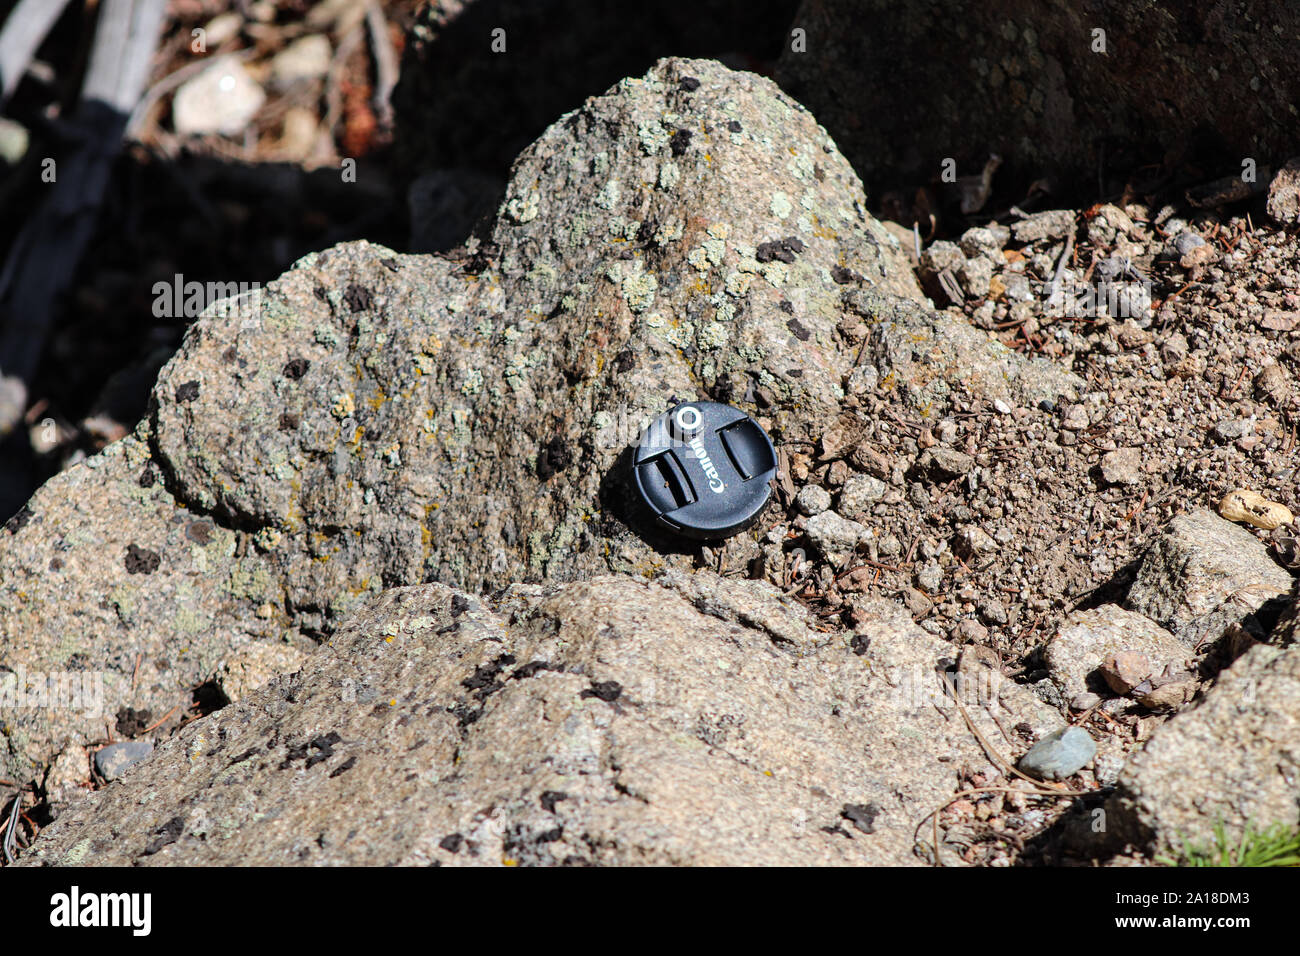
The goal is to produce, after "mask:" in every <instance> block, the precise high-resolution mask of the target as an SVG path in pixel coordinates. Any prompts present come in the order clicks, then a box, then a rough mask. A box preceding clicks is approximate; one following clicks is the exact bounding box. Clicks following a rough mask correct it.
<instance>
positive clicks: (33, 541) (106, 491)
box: [0, 59, 1073, 780]
mask: <svg viewBox="0 0 1300 956" xmlns="http://www.w3.org/2000/svg"><path fill="white" fill-rule="evenodd" d="M864 201H865V200H864V196H863V193H862V187H861V184H860V182H859V181H858V179H857V177H856V176H855V175H854V173H853V170H852V169H851V168H850V167H849V165H848V163H847V162H846V161H845V160H844V158H843V157H842V156H841V155H840V154H839V153H838V152H837V151H836V149H835V146H834V144H833V143H832V142H831V141H830V139H829V138H828V137H827V135H826V133H825V131H824V130H823V129H821V128H820V127H819V126H818V125H817V123H816V122H815V121H814V119H813V118H812V116H811V115H809V114H808V113H807V112H806V111H805V110H803V109H802V108H801V107H800V106H799V105H798V104H796V103H795V102H793V101H792V100H790V99H789V98H788V97H787V96H785V95H784V94H783V93H781V92H780V90H779V89H777V87H776V86H775V85H774V84H772V83H771V82H770V81H768V80H766V79H763V78H761V77H758V76H755V75H752V74H748V73H739V72H734V71H731V70H728V69H727V68H725V67H723V66H721V65H720V64H718V63H715V62H711V61H695V60H678V59H672V60H666V61H663V62H661V63H660V64H659V65H657V66H656V67H655V68H654V69H653V70H651V71H650V73H649V74H647V75H646V76H645V77H643V78H639V79H629V80H624V81H622V82H620V83H619V84H618V85H617V86H616V87H615V88H614V89H612V90H611V91H610V92H609V93H608V94H606V95H604V96H601V97H596V98H593V99H591V100H589V101H588V102H587V103H586V104H584V105H583V106H581V107H580V108H579V109H577V110H575V111H574V112H572V113H570V114H569V115H567V116H565V117H563V118H562V119H561V120H560V121H558V122H556V123H555V124H554V125H552V126H551V128H550V129H549V130H547V131H546V133H545V134H544V135H543V136H542V138H541V139H540V140H538V141H537V142H536V143H535V144H534V145H533V146H531V147H530V148H529V149H527V150H526V151H525V152H524V154H523V155H522V156H520V157H519V159H518V162H517V163H516V164H515V167H514V171H513V175H512V178H511V181H510V185H509V187H508V189H507V191H506V194H505V198H504V201H503V203H502V206H501V208H500V210H499V213H498V216H497V218H496V221H495V224H494V226H493V228H492V232H491V236H490V241H486V242H483V243H480V244H471V245H470V246H469V247H468V248H466V249H464V250H462V251H461V252H460V253H457V254H455V255H450V254H449V255H447V256H444V257H431V256H411V255H397V254H395V253H392V252H390V251H389V250H387V249H384V248H382V247H379V246H375V245H371V244H369V243H366V242H356V243H348V244H345V245H341V246H338V247H336V248H333V249H330V250H327V251H324V252H320V253H316V254H313V255H311V256H308V257H306V258H305V259H303V260H302V261H300V262H299V263H298V264H297V265H296V266H295V268H293V269H292V270H290V271H289V272H288V273H286V274H285V275H283V276H282V277H280V278H279V279H277V280H275V281H273V282H271V283H269V284H268V285H266V286H265V287H264V288H261V289H259V290H257V291H255V292H253V293H251V294H249V295H248V296H246V297H245V298H244V299H243V300H241V301H239V302H238V303H235V304H231V303H225V304H218V305H217V306H216V307H214V308H212V309H210V310H209V311H208V312H207V313H205V314H204V315H203V316H202V317H201V318H199V319H198V320H197V321H196V322H195V323H194V325H193V326H192V327H191V329H190V330H189V332H188V333H187V335H186V337H185V341H184V343H183V345H182V347H181V349H180V351H179V352H178V353H177V354H176V355H175V356H174V357H173V358H172V360H171V361H170V362H168V364H167V365H166V366H165V367H164V369H163V370H162V372H161V373H160V374H159V377H158V381H157V385H156V387H155V389H154V393H153V398H152V403H151V412H150V415H149V417H148V418H147V419H146V421H144V422H142V423H141V425H140V426H139V428H138V429H137V430H136V433H135V434H134V435H133V436H132V437H130V438H128V439H125V440H123V441H121V442H119V443H117V444H116V445H113V446H111V447H110V449H109V450H108V451H107V452H105V453H104V454H103V455H100V456H97V457H95V458H92V459H90V460H89V461H87V462H86V463H85V464H83V465H81V466H78V467H75V468H72V469H70V470H69V471H67V472H64V473H63V474H61V475H59V476H58V477H57V478H55V479H54V480H52V481H51V482H50V483H49V484H48V485H46V486H45V487H44V488H43V489H42V490H41V491H40V492H39V493H38V494H37V495H36V496H35V497H34V498H33V500H32V502H31V503H30V505H29V506H28V508H26V509H24V512H23V513H22V514H21V515H20V518H19V520H17V521H15V522H13V523H11V524H10V526H9V530H8V531H7V532H5V533H0V647H3V648H4V658H3V663H4V664H5V665H6V666H9V667H15V666H21V667H23V668H26V669H28V670H30V671H38V672H59V673H63V672H68V673H87V674H92V675H99V676H101V677H102V688H103V694H102V708H101V709H100V710H99V711H98V712H97V713H94V714H91V713H89V712H82V711H80V710H75V709H68V708H63V709H58V708H48V707H47V708H27V709H19V710H16V711H14V712H13V713H9V712H6V713H5V714H4V718H5V719H4V721H3V732H4V734H5V735H6V737H7V738H8V746H7V747H6V748H3V749H0V777H4V778H6V779H21V780H28V779H33V778H36V777H39V775H40V772H41V768H42V766H43V765H44V764H45V763H46V762H47V761H49V760H50V759H51V758H52V757H53V756H54V755H56V754H57V753H59V752H61V751H62V750H64V749H65V747H67V746H70V745H84V744H86V743H87V742H89V741H91V740H94V739H98V738H99V737H100V736H101V735H102V733H103V727H104V722H103V717H104V715H105V714H108V715H114V714H117V713H118V711H119V710H121V709H122V708H124V707H129V708H133V709H135V710H137V711H139V710H149V711H150V712H151V713H152V714H154V715H163V714H168V713H169V712H174V713H175V714H176V716H173V718H172V724H171V725H165V726H163V727H162V729H161V732H162V733H167V732H169V731H170V729H172V727H174V723H175V721H176V720H178V719H179V715H181V714H184V713H185V711H186V710H187V709H188V707H189V705H190V703H191V701H190V694H191V692H192V691H193V689H194V688H196V687H198V686H200V685H203V684H205V683H208V682H213V681H215V682H216V683H217V684H218V685H219V688H218V689H219V690H220V691H221V693H222V694H224V696H225V697H227V698H231V699H234V698H238V697H240V696H241V695H243V694H245V693H247V692H248V690H249V689H250V687H251V686H252V685H253V684H254V683H255V682H257V681H259V680H261V679H264V678H265V676H266V675H267V674H269V673H271V672H274V671H276V670H280V669H286V670H287V669H292V668H294V667H296V666H297V662H298V660H300V658H301V656H302V653H303V652H304V651H306V650H309V649H310V648H311V647H313V646H314V644H315V643H316V642H317V641H319V640H321V639H323V638H325V637H327V636H328V635H329V634H330V633H332V632H333V630H334V628H335V627H336V625H337V623H338V621H340V620H341V619H342V618H343V617H344V616H345V615H346V614H347V613H348V612H349V611H350V609H352V608H353V607H355V606H356V605H357V604H358V603H359V602H361V601H363V600H365V599H366V598H367V597H368V596H370V595H373V594H375V593H378V592H379V591H381V590H383V589H385V588H388V587H393V586H399V585H408V584H414V583H418V582H421V581H439V582H444V583H448V584H452V585H455V586H458V587H462V588H465V589H467V590H471V591H478V590H484V589H490V588H495V587H501V586H504V585H506V584H508V583H510V582H512V581H566V580H576V579H581V578H585V577H588V576H591V575H593V574H600V573H606V572H610V571H614V572H622V573H629V574H633V575H639V576H642V577H650V576H653V575H654V574H655V573H657V572H659V571H661V570H663V569H665V568H679V569H687V568H690V567H692V566H693V564H694V559H695V555H694V553H693V552H690V551H686V550H684V549H683V548H682V547H681V546H680V544H679V543H677V542H674V541H671V540H668V539H667V538H665V536H664V535H663V533H662V531H660V530H657V529H656V528H654V527H653V526H652V525H650V524H649V523H648V522H646V521H645V520H644V516H643V515H641V514H639V513H638V512H637V511H636V509H635V506H634V504H633V501H634V496H633V495H632V494H631V493H630V492H629V489H628V487H627V483H626V478H625V473H624V469H623V468H622V467H621V466H622V464H623V463H624V462H625V460H626V453H627V449H628V447H629V445H630V444H631V443H632V442H634V441H635V439H636V436H637V432H638V430H639V428H640V427H641V426H642V425H643V424H644V423H645V422H647V421H649V420H650V419H651V418H652V417H653V416H655V415H658V414H659V413H660V412H662V410H663V408H664V407H665V406H666V405H668V404H670V403H671V402H672V401H673V400H674V399H675V398H697V397H705V398H711V399H716V400H721V401H728V402H731V403H733V404H738V405H741V406H743V407H745V408H746V410H749V411H751V412H752V413H753V414H755V415H758V416H761V417H762V418H763V420H764V424H765V425H766V426H767V427H768V428H769V431H770V433H771V434H772V436H773V438H774V439H775V440H776V441H777V442H778V443H783V442H788V441H800V440H802V441H815V440H817V439H819V438H820V437H821V436H822V435H823V434H824V432H825V431H826V429H827V427H828V426H829V425H830V424H831V423H832V422H834V421H836V420H837V419H838V418H839V417H840V416H841V415H842V414H843V413H844V403H845V402H847V401H849V400H850V399H853V398H854V397H853V396H846V394H845V382H846V381H847V379H848V377H849V375H850V373H851V372H852V371H853V370H854V369H855V368H861V367H862V366H860V365H858V364H857V363H858V359H859V357H860V356H861V354H862V351H861V338H860V335H862V334H868V333H870V334H876V333H874V332H871V330H872V329H874V328H876V327H877V326H878V327H879V329H880V331H879V335H880V337H881V341H882V342H883V343H884V344H883V345H882V346H881V348H879V349H876V350H875V351H874V352H871V353H869V354H868V358H871V359H872V360H873V361H875V362H876V363H877V364H879V365H880V367H881V368H882V370H888V371H889V372H890V373H892V377H891V378H890V379H889V382H890V388H891V389H893V390H895V392H894V394H900V395H904V396H909V397H921V398H924V399H925V400H926V401H927V402H929V403H930V404H929V405H927V407H926V413H927V414H936V413H938V412H939V411H940V410H941V409H942V408H943V406H944V402H945V401H946V399H945V394H946V390H947V388H948V386H947V385H945V376H948V377H949V378H950V379H951V380H952V381H954V382H956V381H961V382H962V383H963V385H964V387H967V388H970V389H972V390H974V391H976V392H978V391H979V389H980V388H981V387H984V386H987V387H989V388H991V389H994V390H995V391H997V393H998V394H1003V393H1006V391H1007V390H1008V388H1019V387H1020V385H1019V384H1017V383H1020V384H1023V385H1024V391H1025V392H1026V394H1037V393H1038V392H1039V391H1043V392H1044V393H1052V392H1055V391H1056V390H1057V387H1058V385H1061V383H1066V384H1067V385H1068V381H1069V380H1072V379H1073V377H1072V376H1068V375H1067V374H1066V373H1063V372H1058V371H1055V370H1053V369H1051V368H1050V367H1048V366H1045V365H1031V364H1030V363H1029V362H1027V361H1025V360H1023V359H1021V358H1020V357H1019V356H1016V355H1015V354H1014V353H1012V352H1010V351H1009V350H1006V349H1004V348H1003V347H1002V346H1000V345H998V344H996V343H993V342H991V341H990V340H989V339H988V337H987V336H985V335H984V333H981V332H978V331H976V330H974V329H972V328H970V327H968V326H966V327H963V326H961V325H960V323H955V322H953V320H951V319H942V320H939V319H936V318H935V317H934V316H933V314H932V313H931V312H930V311H929V310H928V309H927V308H924V307H923V306H922V305H921V304H920V300H921V294H920V291H919V289H918V287H917V286H916V284H915V281H914V279H913V277H912V274H911V271H910V268H909V267H908V264H907V260H906V257H905V256H904V255H903V253H902V252H901V250H900V249H899V247H898V244H897V242H896V241H895V240H894V239H893V238H891V237H890V236H889V235H888V233H886V232H885V231H883V230H882V229H881V228H880V226H879V224H878V223H876V222H875V221H873V220H872V218H871V217H870V216H869V215H868V214H867V213H866V212H865V210H864V208H863V207H864ZM846 293H847V295H848V296H849V297H850V298H851V297H852V296H854V295H859V294H861V295H868V296H871V297H872V298H870V300H869V302H866V303H858V306H857V311H854V310H853V308H848V309H846V306H845V303H844V299H845V297H846ZM846 318H848V319H851V321H850V322H849V323H848V325H851V326H852V334H850V333H849V332H846V330H845V327H846V321H845V320H846ZM855 336H857V337H855ZM954 342H955V343H958V345H953V343H954ZM904 353H905V354H904ZM914 356H920V357H921V358H922V359H923V361H920V362H917V361H913V360H912V359H913V357H914ZM930 362H933V363H935V364H927V363H930ZM967 363H969V364H970V365H971V368H973V369H974V370H975V371H974V373H972V372H971V369H970V368H967V367H966V365H967ZM981 369H983V370H985V371H986V372H987V375H984V376H983V377H981V374H980V370H981ZM914 378H915V379H917V380H918V381H921V382H922V383H921V384H919V385H915V387H914V386H913V384H912V379H914ZM922 380H923V381H922ZM1039 381H1045V382H1048V383H1050V384H1049V386H1047V387H1045V388H1038V387H1037V386H1034V385H1033V384H1032V383H1033V382H1039ZM1008 383H1011V384H1010V386H1009V385H1008ZM1062 387H1064V386H1062ZM766 531H767V528H766V527H765V526H764V524H763V522H762V521H760V522H759V523H758V524H757V525H756V527H755V528H754V529H752V530H751V531H750V532H748V533H747V534H748V535H749V536H750V538H751V539H752V541H751V543H756V542H757V541H759V540H760V539H761V537H762V535H763V534H765V533H766ZM755 547H756V545H755Z"/></svg>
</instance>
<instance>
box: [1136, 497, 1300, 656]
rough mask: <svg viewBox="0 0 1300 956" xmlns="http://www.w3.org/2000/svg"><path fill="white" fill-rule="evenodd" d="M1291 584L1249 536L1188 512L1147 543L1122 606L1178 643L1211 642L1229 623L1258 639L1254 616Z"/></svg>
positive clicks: (1210, 515) (1208, 515)
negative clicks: (1162, 630)
mask: <svg viewBox="0 0 1300 956" xmlns="http://www.w3.org/2000/svg"><path fill="white" fill-rule="evenodd" d="M1292 581H1293V578H1292V577H1291V575H1290V574H1288V573H1287V572H1286V571H1285V570H1284V569H1283V568H1281V567H1280V566H1279V565H1278V564H1277V562H1276V561H1274V560H1273V559H1272V558H1271V557H1270V556H1269V553H1268V550H1267V549H1266V548H1265V547H1264V545H1263V544H1261V543H1260V541H1259V539H1257V538H1256V537H1255V536H1254V535H1252V534H1251V533H1250V532H1249V531H1246V530H1245V529H1243V528H1240V527H1238V526H1237V525H1235V524H1233V523H1232V522H1230V521H1225V520H1224V519H1223V518H1220V517H1219V516H1218V515H1216V514H1215V513H1214V512H1212V511H1209V510H1208V509H1206V508H1196V509H1194V510H1192V511H1190V512H1188V513H1186V514H1181V515H1178V516H1177V517H1176V518H1174V519H1173V521H1171V522H1170V523H1169V527H1168V529H1167V530H1166V531H1165V533H1164V534H1162V535H1161V536H1160V537H1159V538H1157V539H1156V541H1155V543H1154V544H1152V546H1151V548H1150V550H1149V551H1148V552H1147V553H1146V555H1145V556H1144V557H1143V559H1142V565H1141V567H1140V568H1139V569H1138V572H1137V578H1136V579H1135V580H1134V582H1133V586H1132V587H1131V588H1130V589H1129V593H1128V598H1127V600H1126V601H1125V604H1126V605H1127V606H1128V608H1129V609H1130V610H1132V611H1136V612H1137V613H1138V614H1141V615H1144V616H1145V617H1149V618H1151V620H1153V621H1155V622H1157V623H1158V624H1160V626H1161V627H1164V628H1167V629H1168V630H1170V631H1172V632H1173V634H1174V636H1176V637H1177V638H1178V639H1179V640H1181V641H1183V642H1184V643H1186V644H1192V645H1195V644H1197V643H1198V642H1201V641H1203V640H1209V641H1215V640H1218V639H1219V638H1220V637H1221V636H1222V635H1223V632H1224V631H1225V630H1226V629H1227V627H1228V626H1229V625H1230V624H1242V626H1245V627H1248V628H1252V629H1253V630H1255V632H1256V633H1257V634H1258V635H1259V636H1263V632H1264V630H1266V628H1263V627H1261V625H1260V624H1259V623H1258V622H1257V621H1256V616H1255V614H1256V612H1257V611H1259V610H1260V608H1262V607H1263V606H1264V604H1265V603H1266V602H1268V601H1272V600H1275V599H1277V598H1279V597H1280V596H1282V595H1284V594H1286V593H1287V591H1289V590H1290V589H1291V584H1292Z"/></svg>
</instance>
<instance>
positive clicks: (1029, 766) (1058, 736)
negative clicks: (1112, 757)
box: [1019, 727, 1097, 780]
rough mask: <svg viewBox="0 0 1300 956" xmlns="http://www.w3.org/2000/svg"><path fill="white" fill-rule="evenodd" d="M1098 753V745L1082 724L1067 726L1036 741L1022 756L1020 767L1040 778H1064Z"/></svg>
mask: <svg viewBox="0 0 1300 956" xmlns="http://www.w3.org/2000/svg"><path fill="white" fill-rule="evenodd" d="M1095 756H1097V744H1096V743H1095V742H1094V741H1093V739H1092V737H1091V736H1089V734H1088V732H1087V731H1086V730H1084V729H1083V728H1082V727H1063V728H1061V729H1060V730H1058V731H1056V733H1053V734H1048V735H1047V736H1046V737H1044V738H1043V739H1042V740H1040V741H1039V742H1038V743H1036V744H1034V746H1033V748H1032V749H1031V750H1030V751H1029V753H1027V754H1025V755H1024V756H1023V757H1021V758H1020V764H1019V766H1020V769H1021V770H1022V771H1024V772H1025V773H1027V774H1029V775H1030V776H1031V777H1038V778H1039V779H1040V780H1063V779H1064V778H1066V777H1069V776H1071V775H1072V774H1076V773H1078V772H1079V771H1080V770H1082V769H1083V768H1084V767H1085V766H1086V765H1087V764H1088V761H1090V760H1092V758H1093V757H1095Z"/></svg>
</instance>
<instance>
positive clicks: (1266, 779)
mask: <svg viewBox="0 0 1300 956" xmlns="http://www.w3.org/2000/svg"><path fill="white" fill-rule="evenodd" d="M1297 610H1298V608H1297V607H1296V606H1293V608H1292V610H1291V611H1290V612H1289V614H1288V615H1286V616H1285V617H1284V619H1283V620H1282V621H1281V622H1280V623H1279V625H1278V627H1277V629H1276V631H1275V632H1274V634H1273V636H1272V640H1271V642H1270V643H1267V644H1257V645H1255V646H1254V647H1252V648H1251V649H1250V650H1248V651H1247V652H1246V653H1245V654H1243V655H1242V656H1241V657H1240V658H1238V659H1237V660H1236V661H1235V662H1233V664H1232V666H1231V667H1229V668H1228V669H1227V670H1225V671H1223V672H1222V673H1221V674H1220V675H1219V677H1218V681H1217V683H1216V684H1215V685H1214V686H1213V687H1212V688H1210V689H1209V690H1208V691H1206V692H1205V694H1204V696H1203V698H1202V699H1201V700H1199V701H1197V702H1196V703H1195V704H1194V705H1192V706H1190V707H1187V708H1185V709H1184V710H1183V711H1181V712H1180V713H1178V714H1177V715H1175V716H1174V717H1172V718H1171V719H1170V720H1169V721H1168V722H1167V723H1165V724H1162V725H1161V726H1160V727H1158V728H1157V729H1156V731H1155V733H1153V734H1152V735H1151V738H1150V740H1148V741H1147V742H1146V743H1145V744H1144V745H1143V746H1142V747H1141V749H1140V750H1138V751H1136V752H1135V753H1134V754H1133V755H1132V756H1131V757H1130V758H1129V761H1128V763H1127V765H1126V766H1125V767H1124V770H1123V771H1122V773H1121V774H1120V777H1119V790H1118V792H1117V793H1116V795H1115V797H1114V799H1112V801H1111V813H1110V815H1111V818H1112V820H1114V822H1115V826H1116V834H1117V836H1118V837H1120V838H1122V839H1123V840H1125V841H1127V842H1129V843H1131V844H1134V845H1138V846H1141V847H1144V848H1148V849H1156V850H1165V851H1169V850H1173V849H1177V848H1178V847H1179V846H1180V845H1181V844H1182V843H1184V842H1190V843H1193V844H1199V845H1201V846H1203V847H1204V846H1210V845H1213V843H1214V842H1215V827H1216V825H1219V824H1222V825H1223V826H1224V828H1225V830H1226V834H1227V837H1228V839H1229V840H1230V841H1234V840H1239V839H1240V837H1241V833H1242V830H1243V828H1244V826H1245V824H1246V823H1247V822H1250V823H1253V824H1254V825H1255V827H1256V828H1257V829H1265V828H1267V827H1270V826H1272V825H1274V824H1278V823H1282V824H1288V825H1291V826H1295V825H1296V824H1297V823H1300V643H1298V642H1300V627H1298V626H1297Z"/></svg>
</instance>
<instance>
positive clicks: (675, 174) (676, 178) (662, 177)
mask: <svg viewBox="0 0 1300 956" xmlns="http://www.w3.org/2000/svg"><path fill="white" fill-rule="evenodd" d="M681 178H682V171H681V169H679V168H678V166H677V164H676V163H674V162H673V161H672V160H671V159H667V160H664V164H663V165H662V166H660V167H659V188H660V189H664V190H668V189H672V188H673V187H674V186H676V185H677V183H678V182H680V181H681Z"/></svg>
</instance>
